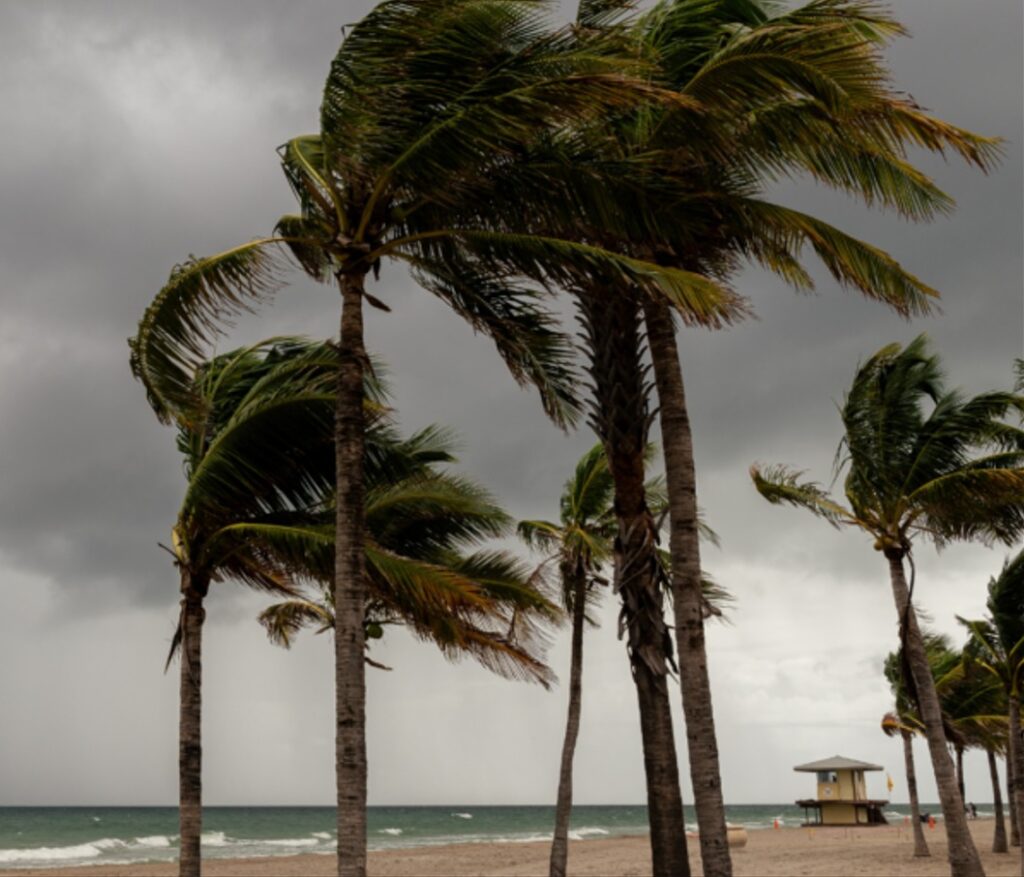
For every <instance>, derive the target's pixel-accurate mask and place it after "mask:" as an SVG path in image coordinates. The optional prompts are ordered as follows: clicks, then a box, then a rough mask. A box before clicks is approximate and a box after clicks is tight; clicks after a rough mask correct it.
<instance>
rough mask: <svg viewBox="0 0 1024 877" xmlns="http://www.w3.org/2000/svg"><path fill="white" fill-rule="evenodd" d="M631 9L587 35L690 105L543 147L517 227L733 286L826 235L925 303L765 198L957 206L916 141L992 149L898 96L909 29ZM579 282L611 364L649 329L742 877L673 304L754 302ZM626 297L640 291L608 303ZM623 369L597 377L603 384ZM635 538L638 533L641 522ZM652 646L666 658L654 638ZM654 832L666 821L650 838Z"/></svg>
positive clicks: (712, 817) (797, 268)
mask: <svg viewBox="0 0 1024 877" xmlns="http://www.w3.org/2000/svg"><path fill="white" fill-rule="evenodd" d="M632 7H633V4H632V3H625V2H619V0H610V2H609V0H583V2H582V3H581V5H580V13H579V17H578V24H579V27H580V31H581V32H587V33H589V32H591V31H594V30H597V31H602V32H608V33H612V34H617V35H618V36H619V37H620V38H622V39H624V40H625V41H627V42H629V43H630V44H632V45H636V46H637V47H638V48H639V51H640V52H641V53H642V55H643V57H644V59H645V60H646V61H647V62H648V63H649V64H651V66H652V67H653V68H654V69H655V70H656V71H657V72H656V74H655V75H657V76H658V77H659V81H660V82H661V83H662V85H664V86H667V87H669V88H671V89H673V90H674V92H675V93H676V95H677V100H676V101H675V102H673V103H666V104H663V105H661V106H659V107H658V108H651V107H645V108H643V109H642V110H641V111H639V112H637V113H635V114H632V115H630V114H618V115H615V116H611V117H610V118H611V119H612V124H610V125H602V126H600V127H599V128H598V129H597V130H594V129H591V130H588V131H586V132H585V136H582V137H581V136H580V135H579V132H573V134H572V135H571V136H569V137H566V138H564V139H563V140H562V141H561V142H558V143H556V144H554V146H552V144H550V143H544V144H543V146H544V148H545V149H547V151H546V152H545V151H543V150H542V151H541V153H540V155H539V156H537V157H536V158H537V162H538V164H539V165H540V166H541V167H543V168H545V169H549V168H550V165H551V164H558V163H559V162H562V163H563V164H564V165H565V166H567V167H568V170H567V171H566V173H565V176H564V177H563V178H562V179H560V181H559V182H560V184H561V188H560V189H558V190H553V188H552V185H551V180H550V175H549V174H538V175H537V180H536V183H535V186H534V192H533V193H532V197H531V193H529V192H525V191H524V189H525V187H524V185H523V178H522V176H521V175H519V176H517V178H516V183H515V185H509V184H502V183H501V182H500V178H497V179H496V180H492V186H493V188H494V191H495V194H496V197H495V198H491V199H489V200H490V201H491V203H492V206H493V205H494V204H495V203H500V202H501V199H502V197H508V194H509V193H510V192H511V193H514V198H513V200H514V201H515V200H516V199H525V200H526V201H527V202H529V203H530V207H529V208H528V209H524V208H520V209H519V210H518V211H516V210H513V211H512V215H513V216H514V217H515V219H514V220H513V221H519V217H520V216H521V215H522V214H528V215H530V217H531V220H532V222H533V223H534V224H535V225H534V227H538V226H537V224H538V223H539V227H540V228H545V229H547V230H548V233H553V232H552V231H551V229H556V228H558V229H564V228H569V229H575V233H576V234H577V235H578V236H579V237H580V239H581V240H585V241H589V242H597V243H599V244H600V245H601V246H603V247H608V248H613V249H619V250H621V251H622V252H624V253H628V254H629V255H630V256H632V257H634V258H639V259H645V260H648V261H655V262H657V263H659V264H661V265H663V266H672V267H676V268H682V269H687V270H691V271H697V272H700V273H704V274H709V275H713V276H715V277H718V278H725V277H728V276H729V275H730V274H731V273H732V271H733V269H734V268H735V267H736V265H737V260H739V259H742V258H753V259H754V260H755V261H758V262H760V263H761V264H762V265H764V266H766V267H768V268H769V269H770V270H772V271H774V272H776V273H778V274H780V275H781V276H782V277H784V278H785V279H786V280H787V281H789V282H790V283H792V284H794V285H795V286H798V287H810V286H811V285H812V283H811V279H810V276H809V274H808V273H807V272H806V270H805V269H804V268H803V267H802V265H801V262H800V255H801V250H802V249H803V248H804V247H805V245H808V244H809V245H810V246H811V247H812V248H813V249H814V250H815V252H816V253H817V254H818V255H819V256H820V257H821V258H822V259H823V260H824V262H825V264H826V265H827V267H828V268H829V270H830V272H831V273H832V274H833V276H834V277H836V278H837V279H838V280H839V281H840V282H841V283H843V284H846V285H850V286H853V287H855V288H857V289H860V290H861V291H862V292H863V293H864V294H866V295H867V296H869V297H871V298H876V299H880V300H882V301H884V302H887V303H888V304H890V305H891V306H893V307H894V308H895V309H896V310H897V311H899V312H900V313H904V314H906V313H913V312H917V311H923V310H926V309H927V307H928V299H929V297H930V296H933V295H934V294H935V293H934V291H933V290H931V289H930V288H929V287H927V286H926V285H925V284H923V283H922V282H921V281H920V280H918V279H917V278H915V277H913V276H912V275H910V274H908V273H907V272H905V271H903V270H902V269H901V268H900V266H899V265H898V264H897V263H896V262H895V261H894V260H893V259H892V258H891V257H890V256H888V255H887V254H886V253H884V252H882V251H880V250H878V249H877V248H874V247H872V246H870V245H867V244H863V243H861V242H860V241H857V240H855V239H853V238H850V237H849V236H847V235H845V234H843V233H842V232H840V231H839V230H838V229H835V228H833V227H831V226H829V225H828V224H826V223H824V222H821V221H820V220H818V219H815V218H814V217H811V216H807V215H805V214H802V213H799V212H797V211H793V210H789V209H786V208H783V207H780V206H778V205H774V204H769V203H767V202H765V201H763V200H761V199H760V198H759V197H758V196H759V195H760V193H761V191H762V190H763V189H764V187H765V180H766V179H767V180H772V179H774V178H775V177H776V176H778V175H780V174H786V175H799V174H806V173H809V174H811V175H812V176H813V177H814V178H816V179H817V180H819V181H821V182H825V183H827V184H829V185H832V186H834V187H836V188H840V189H842V190H844V191H847V192H849V193H851V194H854V195H856V196H859V197H861V198H863V199H864V200H866V201H868V202H869V203H872V202H877V203H880V204H882V205H884V206H888V207H892V208H894V209H896V210H898V211H899V212H901V213H902V214H904V215H906V216H908V217H911V218H915V219H926V218H929V217H930V216H931V215H934V214H935V213H937V212H941V211H944V210H947V209H949V207H950V205H951V203H952V202H951V200H950V199H949V198H948V196H946V195H945V194H944V193H942V192H941V191H940V190H939V189H938V188H937V187H936V186H935V185H934V184H933V183H932V182H931V181H930V180H929V179H928V178H927V177H925V176H924V175H923V174H921V173H920V172H919V171H918V170H916V169H915V168H914V167H913V166H912V165H910V164H909V162H908V161H907V160H906V148H907V146H908V145H912V146H915V147H919V146H924V147H926V148H928V149H932V150H937V151H942V150H943V149H945V148H949V149H950V150H951V151H954V152H956V153H958V154H960V155H961V156H962V157H964V158H965V159H966V160H968V161H969V162H971V163H973V164H975V165H976V166H979V167H981V168H983V169H984V168H987V167H988V166H989V165H990V163H991V161H992V159H993V157H994V155H995V141H992V140H988V139H985V138H981V137H977V136H976V135H973V134H970V133H969V132H966V131H963V130H962V129H958V128H955V127H954V126H951V125H948V124H946V123H943V122H941V121H939V120H937V119H935V118H933V117H930V116H928V115H927V114H925V113H923V112H921V110H920V108H918V107H917V106H916V105H914V104H913V103H912V102H909V101H907V100H905V99H903V98H902V96H900V95H899V94H897V93H895V92H894V91H892V90H891V88H890V87H889V77H888V74H887V72H886V71H885V70H884V67H883V65H882V64H881V61H880V52H879V47H880V46H882V45H883V44H884V43H885V42H887V41H888V40H889V39H890V38H891V37H892V36H894V35H896V34H898V33H902V29H901V28H900V26H899V25H898V24H897V23H896V22H895V21H893V20H892V19H890V18H889V17H888V16H886V15H885V14H884V13H882V12H880V11H879V9H878V8H877V7H876V6H874V5H869V4H865V3H859V2H828V3H821V2H816V3H810V4H807V5H806V6H804V7H800V8H798V9H795V10H782V9H781V7H776V5H775V4H772V5H769V4H767V3H759V2H749V3H748V2H744V3H735V2H725V0H722V2H718V0H671V2H662V3H659V4H657V5H656V6H655V7H654V8H653V9H651V10H650V11H649V12H645V13H644V14H642V15H640V16H638V17H636V18H633V19H630V18H627V17H624V13H625V12H626V11H628V10H631V9H632ZM527 181H529V178H527ZM560 233H561V232H560ZM570 233H571V232H570ZM569 285H570V287H571V288H572V289H573V291H574V293H575V294H576V296H577V300H578V302H579V305H580V310H581V314H582V317H583V320H584V322H585V331H586V334H587V339H588V342H589V344H590V345H591V346H595V345H596V346H603V347H605V348H607V349H609V350H611V348H612V346H614V345H618V347H619V350H618V352H612V353H608V354H599V355H593V354H592V356H591V358H592V360H593V362H594V367H595V368H596V367H598V366H599V365H600V363H601V361H602V358H603V357H604V358H607V359H609V360H614V361H616V362H620V363H621V362H624V361H625V360H624V358H623V355H622V349H621V348H622V347H623V345H628V344H631V343H634V341H633V339H634V338H638V337H639V335H638V334H637V333H635V332H631V331H628V330H622V331H613V330H614V327H617V326H620V325H623V322H622V321H623V319H624V318H629V319H633V320H634V321H636V320H637V317H636V316H635V312H637V311H638V310H640V309H642V311H643V318H644V321H645V324H646V331H647V339H648V342H649V348H650V354H651V360H652V363H653V366H654V376H655V381H656V385H657V391H658V397H659V403H660V405H659V408H660V421H661V431H662V437H663V445H664V451H665V466H666V473H667V479H668V487H669V496H670V499H671V504H672V515H671V522H672V528H671V531H670V545H671V549H672V556H673V571H672V589H673V592H674V606H675V621H676V629H677V631H679V633H680V635H678V636H677V637H676V645H677V648H678V654H679V668H680V682H681V688H682V692H683V707H684V713H685V715H686V726H687V741H688V750H689V756H690V773H691V780H692V782H693V787H694V795H695V803H696V809H697V816H698V823H699V826H700V839H701V856H702V861H703V866H704V869H705V871H706V872H707V873H711V874H715V875H718V877H726V875H728V874H729V873H730V872H731V862H730V859H729V852H728V844H727V837H726V831H725V816H724V805H723V801H722V794H721V782H720V776H719V767H718V753H717V743H716V741H715V732H714V720H713V710H712V703H711V692H710V686H709V682H708V673H707V657H706V648H705V641H704V630H703V619H702V613H701V609H700V588H699V581H700V554H699V540H698V534H697V529H696V521H697V518H696V508H697V506H696V495H695V494H696V479H695V474H694V462H693V445H692V436H691V431H690V422H689V415H688V412H687V408H686V400H685V393H684V387H683V380H682V373H681V370H680V364H679V357H678V351H677V348H676V340H675V334H674V329H673V326H672V322H673V313H672V312H673V309H675V310H677V311H678V312H679V313H680V315H681V316H682V318H683V320H684V322H688V323H702V324H711V325H716V324H719V323H728V322H729V321H730V320H731V319H735V318H736V317H738V316H740V315H742V312H743V308H742V307H741V306H739V304H738V303H737V302H735V301H734V302H733V307H732V309H731V310H725V311H722V312H721V313H720V314H719V315H717V316H714V317H712V316H711V315H709V314H708V313H707V312H704V311H702V310H701V309H700V308H699V307H694V306H693V303H692V302H691V301H688V300H686V299H685V298H680V297H676V298H674V299H673V298H671V297H669V298H668V299H666V298H665V297H663V296H653V297H652V296H649V295H646V294H643V292H642V291H639V290H635V289H629V288H628V284H623V283H614V282H610V281H609V279H608V278H595V277H594V276H593V275H591V276H589V277H587V278H585V279H584V280H583V281H581V282H574V281H573V280H572V279H571V278H570V281H569ZM613 296H614V297H620V298H621V297H627V298H629V299H630V302H629V303H628V304H626V303H616V304H615V305H612V304H609V303H608V301H607V299H608V298H609V297H613ZM612 307H617V308H619V309H620V310H621V311H622V313H620V314H616V315H615V316H614V317H613V318H611V319H609V320H606V321H605V322H604V323H602V321H601V319H600V314H601V313H603V312H605V311H608V310H609V309H610V308H612ZM626 311H632V312H633V315H632V316H630V314H627V313H626ZM631 356H632V359H634V360H637V361H639V360H641V359H642V357H640V356H639V355H638V354H637V355H633V354H631ZM620 377H622V376H613V378H612V379H610V380H608V381H605V382H604V383H602V382H600V381H596V380H595V385H596V386H597V389H598V392H599V394H600V392H601V388H602V386H613V385H614V384H615V383H616V381H617V380H618V379H619V378H620ZM629 380H630V386H632V387H634V388H638V387H639V386H640V384H639V383H638V381H637V379H636V377H635V376H629ZM617 401H618V400H617V399H616V398H614V397H613V396H610V395H609V394H607V393H606V394H605V395H603V396H601V395H599V398H598V399H597V406H598V407H599V408H603V409H608V408H609V406H612V405H615V404H616V403H617ZM630 416H633V417H640V418H642V417H643V416H644V412H643V411H642V410H640V407H638V406H637V405H636V404H634V405H633V410H631V411H628V412H625V413H624V414H623V415H622V421H623V422H626V421H627V420H628V418H629V417H630ZM611 422H614V418H612V419H601V418H597V419H596V423H598V424H599V425H601V426H602V427H603V428H605V427H607V426H608V424H609V423H611ZM601 437H602V439H603V440H605V441H607V442H616V443H617V444H618V445H619V446H622V447H631V448H632V449H633V452H634V453H636V452H637V449H638V447H639V446H640V443H639V442H638V441H636V437H631V439H630V441H628V442H627V441H626V439H625V438H624V437H619V436H617V435H616V434H615V433H614V432H610V433H607V434H605V433H602V434H601ZM609 450H610V453H611V446H610V445H609ZM616 468H617V471H620V472H621V473H622V478H621V489H622V490H623V491H625V492H626V493H627V494H628V493H630V492H631V491H635V488H633V487H630V485H635V483H636V480H637V478H636V471H635V469H636V465H635V459H634V465H633V466H632V468H631V470H630V472H629V473H627V471H626V468H625V467H624V466H618V467H616ZM623 507H624V508H639V504H638V502H637V498H636V497H635V496H630V497H629V498H628V499H626V500H624V502H623ZM623 529H624V531H635V530H636V527H635V526H634V525H633V524H631V523H630V524H627V523H624V524H623ZM648 541H650V540H648ZM636 566H637V567H642V566H643V563H642V562H640V561H638V562H637V564H636ZM630 586H631V585H630V583H628V582H627V587H630ZM651 589H652V588H651V586H649V585H642V586H640V587H639V590H640V591H651ZM629 602H636V601H629ZM649 627H650V630H649V631H646V632H645V633H643V634H642V636H643V637H644V638H646V639H647V640H650V641H651V642H653V641H654V640H656V639H658V638H659V637H660V636H661V632H660V628H659V627H658V625H657V624H656V623H654V622H652V623H651V624H650V625H649ZM643 651H646V652H648V653H650V652H651V651H652V649H651V647H650V645H649V644H648V645H646V646H645V647H644V649H643ZM653 669H654V672H655V673H656V674H657V673H658V672H660V669H659V668H658V667H655V668H653ZM666 769H667V768H666ZM657 833H658V824H657V820H654V821H653V822H652V841H653V840H654V838H655V837H656V835H657ZM656 859H657V856H656ZM657 867H658V866H657V864H656V869H657Z"/></svg>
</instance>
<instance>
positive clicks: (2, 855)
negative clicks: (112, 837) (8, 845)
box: [0, 838, 124, 863]
mask: <svg viewBox="0 0 1024 877" xmlns="http://www.w3.org/2000/svg"><path fill="white" fill-rule="evenodd" d="M104 840H107V838H104ZM99 843H100V842H99V841H96V842H93V843H87V844H76V845H75V846H73V847H31V848H29V849H25V850H0V862H3V863H10V862H63V861H66V860H67V859H94V858H96V857H97V856H99V855H102V854H103V848H102V847H100V846H99ZM121 843H122V844H123V843H124V841H121Z"/></svg>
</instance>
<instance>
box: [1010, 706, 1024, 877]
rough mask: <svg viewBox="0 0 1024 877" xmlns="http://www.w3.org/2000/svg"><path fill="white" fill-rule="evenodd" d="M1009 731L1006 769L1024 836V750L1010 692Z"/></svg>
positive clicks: (1023, 861) (1023, 859) (1023, 866)
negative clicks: (1010, 775) (1011, 784)
mask: <svg viewBox="0 0 1024 877" xmlns="http://www.w3.org/2000/svg"><path fill="white" fill-rule="evenodd" d="M1009 700H1010V716H1009V718H1010V722H1009V724H1010V733H1009V735H1008V741H1009V746H1008V747H1007V748H1008V750H1009V752H1008V756H1007V771H1008V772H1012V774H1013V804H1014V807H1015V808H1016V810H1017V820H1016V821H1017V836H1018V838H1019V837H1021V836H1024V752H1021V741H1020V695H1019V694H1017V693H1016V692H1015V691H1014V692H1011V693H1010V697H1009ZM1020 871H1021V874H1024V846H1022V847H1021V849H1020Z"/></svg>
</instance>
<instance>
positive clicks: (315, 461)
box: [163, 339, 337, 875]
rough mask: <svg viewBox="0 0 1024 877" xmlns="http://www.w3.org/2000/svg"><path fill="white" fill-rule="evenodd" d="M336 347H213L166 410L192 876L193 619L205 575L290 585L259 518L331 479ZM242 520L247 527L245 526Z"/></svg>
mask: <svg viewBox="0 0 1024 877" xmlns="http://www.w3.org/2000/svg"><path fill="white" fill-rule="evenodd" d="M336 372H337V356H336V353H335V351H334V350H333V348H331V347H330V346H326V345H316V344H308V343H302V342H299V341H296V340H294V339H273V340H270V341H265V342H262V343H260V344H257V345H255V346H253V347H247V348H243V349H241V350H236V351H233V352H231V353H226V354H223V355H222V356H218V357H216V358H215V359H213V360H212V361H210V362H208V363H205V364H203V365H202V366H201V367H200V368H199V369H198V370H197V371H196V372H195V374H194V375H193V377H192V379H191V381H190V384H189V387H190V391H191V392H190V395H189V397H188V399H189V402H188V404H186V405H181V406H175V407H173V408H168V409H165V410H164V412H163V413H164V416H166V417H168V418H171V419H172V422H173V423H174V425H175V426H176V428H177V446H178V450H179V451H180V452H181V454H182V456H183V458H184V463H185V466H184V471H185V477H186V486H185V495H184V498H183V500H182V503H181V506H180V508H179V510H178V514H177V518H176V520H175V523H174V526H173V527H172V529H171V548H170V549H169V550H170V551H171V553H172V555H173V557H174V563H175V566H176V567H177V569H178V576H179V580H180V587H181V595H182V596H181V614H180V619H179V622H178V627H177V631H176V632H175V635H174V638H173V641H172V645H171V654H170V655H169V656H168V665H170V661H171V659H172V658H173V657H174V655H175V654H176V653H177V652H178V651H179V650H180V652H181V702H180V714H179V818H180V857H179V862H180V872H181V874H182V875H198V873H199V863H200V848H199V836H200V833H201V830H202V800H201V798H202V784H201V768H202V740H201V736H200V728H201V706H202V699H201V694H202V692H201V685H202V629H203V622H204V619H205V616H206V610H205V608H204V602H205V599H206V596H207V594H208V592H209V588H210V585H211V584H212V583H214V582H223V581H237V582H240V583H242V584H244V585H247V586H249V587H253V588H256V589H259V590H264V591H268V592H271V593H275V594H292V593H293V592H294V587H295V585H294V581H293V578H292V574H291V570H290V568H289V564H288V562H287V558H285V557H282V556H281V554H280V552H279V551H278V546H277V545H276V544H275V543H274V541H273V540H271V539H268V538H266V537H265V535H264V533H263V531H264V530H265V528H267V527H271V526H273V525H277V524H282V523H284V522H288V523H290V524H293V525H297V524H299V523H301V522H303V521H308V520H310V512H309V510H310V509H311V508H312V507H314V506H315V505H316V504H317V503H318V502H319V500H320V498H321V497H322V495H323V493H324V492H325V491H329V490H330V488H331V484H332V481H333V476H332V474H331V472H332V466H331V464H332V459H333V451H332V445H331V435H332V413H333V408H334V384H335V381H336ZM243 531H245V532H244V534H243Z"/></svg>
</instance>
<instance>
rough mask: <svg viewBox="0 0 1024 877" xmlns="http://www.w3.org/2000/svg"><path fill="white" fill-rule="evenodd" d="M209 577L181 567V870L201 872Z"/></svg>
mask: <svg viewBox="0 0 1024 877" xmlns="http://www.w3.org/2000/svg"><path fill="white" fill-rule="evenodd" d="M207 587H208V585H207V583H206V582H204V581H202V580H200V579H194V578H193V577H192V576H191V574H190V573H189V572H187V571H185V570H182V572H181V591H182V595H183V596H182V599H181V622H180V624H181V694H180V702H179V716H178V833H179V835H180V840H179V853H178V874H179V875H180V877H199V871H200V867H201V856H200V852H199V842H200V836H201V835H202V833H203V781H202V769H203V738H202V685H203V652H202V645H203V620H204V619H205V618H206V610H205V609H204V608H203V598H204V597H205V596H206V590H207Z"/></svg>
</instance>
